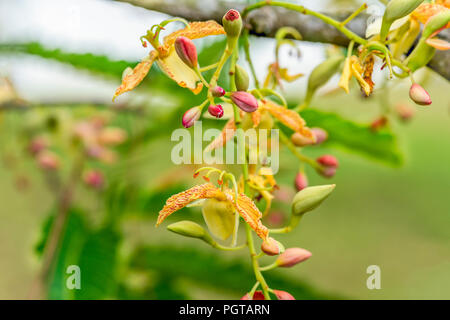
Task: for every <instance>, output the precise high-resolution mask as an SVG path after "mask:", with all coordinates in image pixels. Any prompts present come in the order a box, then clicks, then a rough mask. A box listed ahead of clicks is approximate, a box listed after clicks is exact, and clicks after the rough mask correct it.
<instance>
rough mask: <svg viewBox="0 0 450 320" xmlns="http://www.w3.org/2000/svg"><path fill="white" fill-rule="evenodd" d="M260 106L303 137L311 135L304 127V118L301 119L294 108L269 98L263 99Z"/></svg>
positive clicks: (310, 136)
mask: <svg viewBox="0 0 450 320" xmlns="http://www.w3.org/2000/svg"><path fill="white" fill-rule="evenodd" d="M262 108H263V109H264V110H267V111H269V113H270V114H271V115H272V116H273V117H275V118H277V119H278V120H279V121H280V122H281V123H283V124H284V125H285V126H287V127H289V128H291V129H292V130H294V131H296V132H299V133H301V134H302V135H304V136H305V137H308V138H312V137H313V134H312V132H311V131H310V130H309V128H308V127H306V123H305V120H303V118H302V117H301V116H300V115H299V114H298V113H297V112H295V111H294V110H291V109H288V108H285V107H283V106H280V105H278V104H276V103H275V102H273V101H270V100H264V101H263V103H262Z"/></svg>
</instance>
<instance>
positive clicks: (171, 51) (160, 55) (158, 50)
mask: <svg viewBox="0 0 450 320" xmlns="http://www.w3.org/2000/svg"><path fill="white" fill-rule="evenodd" d="M149 33H150V34H151V35H153V34H152V33H151V31H149ZM220 34H225V31H224V29H223V27H222V26H221V25H219V24H218V23H217V22H215V21H212V20H210V21H204V22H191V23H189V24H188V25H187V26H186V27H185V28H184V29H181V30H177V31H175V32H173V33H171V34H169V35H168V36H166V37H165V38H164V41H163V44H159V42H158V40H157V39H155V38H154V37H151V38H150V39H148V38H146V39H147V40H149V42H150V43H151V44H152V46H153V47H154V49H155V50H152V51H151V52H150V53H149V55H148V56H147V57H145V58H144V59H142V61H141V62H140V63H139V64H138V65H137V66H136V67H134V69H133V70H132V71H131V72H129V73H127V74H125V76H124V78H123V80H122V84H121V85H120V87H119V88H117V90H116V92H115V94H114V97H113V100H114V99H115V98H116V97H117V96H118V95H120V94H122V93H124V92H127V91H130V90H133V89H134V88H135V87H136V86H137V85H139V84H140V83H141V82H142V80H143V79H144V78H145V76H146V75H147V73H148V72H149V71H150V68H151V67H152V65H153V63H154V62H155V61H156V63H157V64H158V66H159V67H160V68H161V70H162V71H163V72H164V73H165V74H166V75H167V76H168V77H169V78H171V79H172V80H174V81H175V82H176V83H178V85H179V86H181V87H183V88H188V89H190V90H191V91H192V92H193V93H195V94H198V93H200V91H201V90H202V88H203V84H202V83H201V81H200V78H199V77H198V75H197V74H196V73H195V71H194V70H193V69H191V68H190V67H189V66H188V65H186V64H185V63H184V62H183V61H182V60H181V59H180V57H179V56H178V54H177V52H176V50H175V41H176V39H177V38H178V37H185V38H187V39H190V40H194V39H199V38H204V37H206V36H212V35H220ZM154 36H157V34H155V35H154Z"/></svg>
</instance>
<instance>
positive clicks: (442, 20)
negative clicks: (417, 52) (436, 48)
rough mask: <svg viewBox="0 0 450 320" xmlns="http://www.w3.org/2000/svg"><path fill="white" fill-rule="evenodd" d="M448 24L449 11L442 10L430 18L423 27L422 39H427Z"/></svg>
mask: <svg viewBox="0 0 450 320" xmlns="http://www.w3.org/2000/svg"><path fill="white" fill-rule="evenodd" d="M449 22H450V10H444V11H441V12H439V13H436V14H435V15H434V16H432V17H431V18H430V19H429V20H428V21H427V23H426V24H425V26H424V27H423V32H422V38H428V37H430V36H431V35H432V34H433V33H435V32H437V31H438V30H440V29H441V28H443V27H445V26H446V25H447V24H448V23H449Z"/></svg>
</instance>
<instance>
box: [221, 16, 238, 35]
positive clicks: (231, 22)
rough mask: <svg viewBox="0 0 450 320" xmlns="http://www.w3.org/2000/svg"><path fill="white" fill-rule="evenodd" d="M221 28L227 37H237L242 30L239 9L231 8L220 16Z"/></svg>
mask: <svg viewBox="0 0 450 320" xmlns="http://www.w3.org/2000/svg"><path fill="white" fill-rule="evenodd" d="M222 24H223V28H224V29H225V32H226V33H227V36H228V37H231V38H237V37H239V35H240V34H241V30H242V18H241V15H240V14H239V11H237V10H234V9H231V10H228V12H227V13H225V15H224V16H223V18H222Z"/></svg>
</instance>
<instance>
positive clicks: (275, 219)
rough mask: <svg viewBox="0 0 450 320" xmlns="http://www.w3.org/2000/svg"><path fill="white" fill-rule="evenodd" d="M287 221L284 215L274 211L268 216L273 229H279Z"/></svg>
mask: <svg viewBox="0 0 450 320" xmlns="http://www.w3.org/2000/svg"><path fill="white" fill-rule="evenodd" d="M284 220H285V217H284V214H283V213H282V212H281V211H273V212H271V213H270V214H269V215H268V216H267V221H268V222H269V224H270V225H271V226H272V227H279V226H281V225H282V224H283V222H284Z"/></svg>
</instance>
